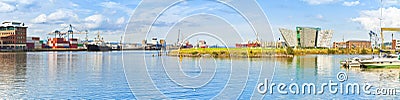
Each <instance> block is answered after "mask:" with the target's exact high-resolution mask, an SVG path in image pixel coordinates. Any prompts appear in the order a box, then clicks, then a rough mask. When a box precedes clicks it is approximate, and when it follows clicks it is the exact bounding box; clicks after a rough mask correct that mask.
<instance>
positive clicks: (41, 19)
mask: <svg viewBox="0 0 400 100" xmlns="http://www.w3.org/2000/svg"><path fill="white" fill-rule="evenodd" d="M153 1H154V0H153ZM194 1H196V2H187V3H184V4H181V5H177V6H176V7H175V8H171V9H170V11H166V13H165V14H163V16H164V17H163V16H161V17H160V18H159V21H157V22H156V24H155V26H156V27H155V28H157V27H158V28H161V27H169V25H168V24H169V23H168V21H171V20H177V19H174V18H176V17H182V16H186V17H187V14H190V12H201V11H203V12H202V13H207V12H212V14H214V15H220V17H224V16H225V17H227V18H226V20H225V22H226V21H228V22H230V21H231V20H233V21H232V23H233V24H238V26H241V24H240V23H243V20H240V16H239V17H238V15H239V14H236V15H235V13H237V12H235V11H234V10H232V9H230V8H227V7H221V6H219V5H218V4H212V3H210V2H209V1H204V2H203V1H201V0H194ZM256 1H257V2H258V3H259V5H260V6H261V8H262V11H263V12H264V13H265V14H266V15H267V17H268V19H269V23H270V24H271V25H272V26H271V27H272V32H273V33H274V36H275V37H274V38H278V37H280V34H279V31H278V28H289V29H292V30H294V29H295V27H296V26H310V27H321V28H322V29H332V30H334V31H335V34H334V36H333V40H334V41H341V40H342V38H343V37H344V38H345V40H349V39H364V40H368V34H367V33H368V32H369V30H373V31H376V30H377V29H378V27H379V17H380V10H379V8H380V0H362V1H361V0H256ZM140 2H141V1H140V0H0V9H1V10H0V21H22V22H25V23H26V25H28V26H29V32H28V35H29V36H41V37H42V38H45V37H50V36H48V35H46V33H49V32H52V31H54V30H56V29H57V30H63V29H64V27H65V26H66V25H68V24H72V25H73V26H74V27H76V28H77V29H78V30H81V31H83V30H89V32H90V35H89V38H91V37H94V36H95V33H97V32H101V33H102V34H103V36H104V39H107V40H111V41H119V39H120V37H121V35H122V34H123V33H124V32H125V27H126V25H127V23H128V21H129V20H130V19H131V18H130V17H131V15H132V14H133V12H134V10H135V8H136V7H137V6H138V5H139V4H140ZM160 2H161V1H160ZM160 2H153V3H154V4H157V3H160ZM146 7H147V9H148V10H149V11H152V10H156V8H152V6H146ZM383 7H384V8H383V24H382V26H384V27H400V8H399V7H400V0H383ZM199 10H201V11H199ZM176 13H179V14H176ZM209 17H210V16H197V17H192V18H187V20H186V21H187V22H190V21H191V20H188V19H192V20H196V19H197V21H193V22H198V23H201V22H207V21H201V19H204V20H207V19H213V18H209ZM225 17H224V18H225ZM235 19H238V20H235ZM131 20H135V19H131ZM199 20H200V21H199ZM181 21H185V20H181ZM193 22H192V23H193ZM208 23H209V22H208ZM223 23H224V21H221V23H214V24H223ZM232 23H229V24H232ZM181 24H185V23H181ZM200 25H202V24H200ZM207 25H209V26H210V30H218V25H213V24H207ZM176 26H179V25H176ZM187 26H196V25H187ZM211 27H212V28H211ZM243 27H246V26H245V25H244V26H243ZM206 28H207V27H205V29H206ZM170 29H171V30H170V31H176V30H177V29H175V28H170ZM179 29H180V28H179ZM233 29H234V28H233ZM182 31H183V32H184V33H185V29H182ZM236 31H239V32H243V33H246V32H249V31H251V30H246V28H243V29H240V28H239V29H238V30H236ZM186 32H191V31H186ZM249 33H251V32H249ZM386 34H387V35H385V37H387V38H386V39H389V38H390V35H389V34H390V33H386ZM77 36H78V37H79V36H80V37H81V38H84V35H77ZM172 37H175V36H172ZM395 37H396V38H399V39H400V34H398V35H395Z"/></svg>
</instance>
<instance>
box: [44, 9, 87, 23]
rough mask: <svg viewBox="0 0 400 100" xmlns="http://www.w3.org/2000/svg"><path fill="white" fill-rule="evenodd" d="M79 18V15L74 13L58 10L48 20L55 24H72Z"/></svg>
mask: <svg viewBox="0 0 400 100" xmlns="http://www.w3.org/2000/svg"><path fill="white" fill-rule="evenodd" d="M78 18H79V17H78V15H77V14H75V13H74V12H73V11H70V10H57V11H56V12H53V13H51V14H49V15H48V17H47V20H48V21H54V22H65V21H69V22H71V21H76V20H78Z"/></svg>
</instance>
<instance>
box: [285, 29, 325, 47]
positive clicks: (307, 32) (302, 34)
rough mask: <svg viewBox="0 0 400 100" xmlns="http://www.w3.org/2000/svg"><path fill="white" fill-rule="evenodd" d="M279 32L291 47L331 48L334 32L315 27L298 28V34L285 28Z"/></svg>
mask: <svg viewBox="0 0 400 100" xmlns="http://www.w3.org/2000/svg"><path fill="white" fill-rule="evenodd" d="M279 31H280V32H281V35H282V37H283V38H284V40H285V42H286V45H287V46H289V47H300V48H329V47H330V42H331V40H332V36H333V31H332V30H321V28H313V27H296V32H294V31H292V30H289V29H283V28H281V29H279Z"/></svg>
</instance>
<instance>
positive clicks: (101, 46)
mask: <svg viewBox="0 0 400 100" xmlns="http://www.w3.org/2000/svg"><path fill="white" fill-rule="evenodd" d="M86 48H87V51H111V50H112V47H110V46H107V45H106V43H105V42H104V40H103V38H101V37H100V32H98V33H97V38H95V40H94V41H93V42H89V43H87V44H86Z"/></svg>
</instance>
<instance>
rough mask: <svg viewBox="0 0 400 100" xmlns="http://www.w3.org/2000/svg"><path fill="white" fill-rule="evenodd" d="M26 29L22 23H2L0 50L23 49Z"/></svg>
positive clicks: (0, 28) (0, 26) (0, 27)
mask: <svg viewBox="0 0 400 100" xmlns="http://www.w3.org/2000/svg"><path fill="white" fill-rule="evenodd" d="M27 28H28V27H27V26H25V24H24V23H22V22H3V23H2V24H1V25H0V49H3V48H7V49H25V48H26V31H27Z"/></svg>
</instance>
